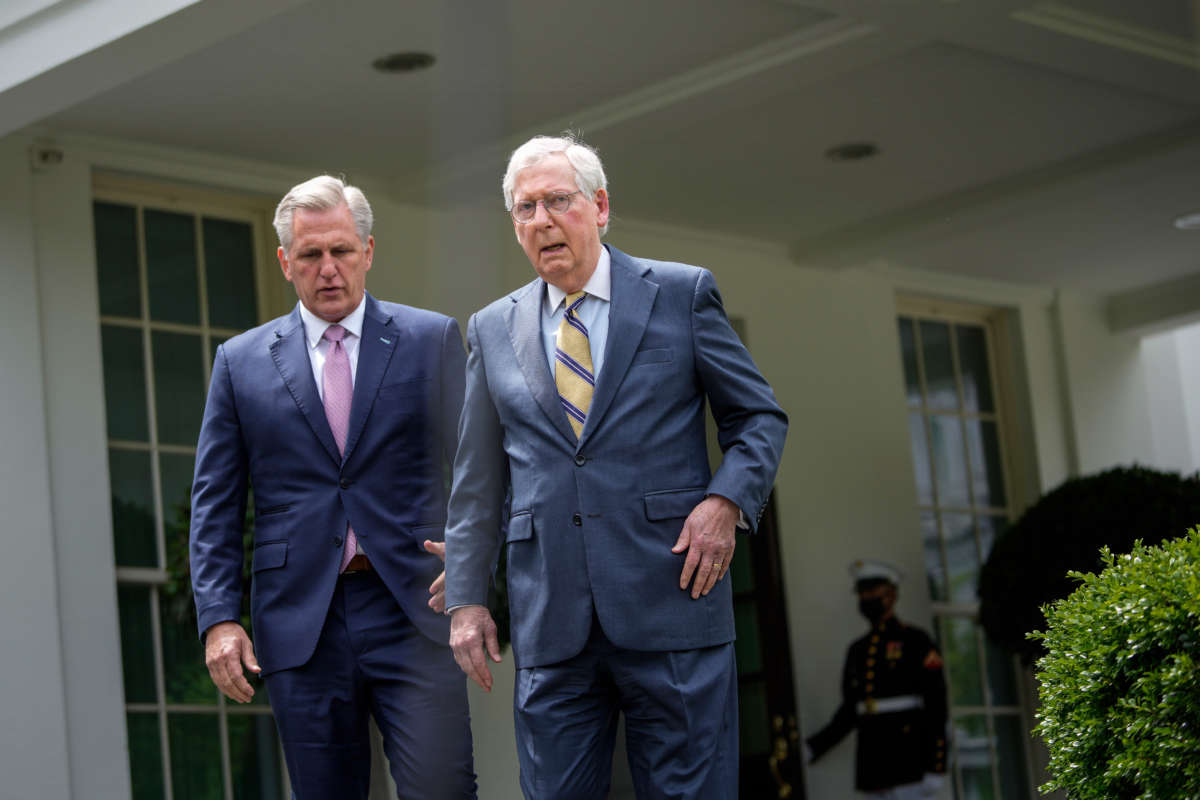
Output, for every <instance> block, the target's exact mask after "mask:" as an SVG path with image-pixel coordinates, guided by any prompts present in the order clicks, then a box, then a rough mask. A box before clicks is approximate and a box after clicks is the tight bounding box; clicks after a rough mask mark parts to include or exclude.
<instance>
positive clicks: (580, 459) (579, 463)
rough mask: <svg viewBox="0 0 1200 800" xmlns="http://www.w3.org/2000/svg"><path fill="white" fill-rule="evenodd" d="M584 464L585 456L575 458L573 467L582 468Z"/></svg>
mask: <svg viewBox="0 0 1200 800" xmlns="http://www.w3.org/2000/svg"><path fill="white" fill-rule="evenodd" d="M586 463H587V457H586V456H582V455H578V456H575V466H577V467H582V466H583V465H584V464H586Z"/></svg>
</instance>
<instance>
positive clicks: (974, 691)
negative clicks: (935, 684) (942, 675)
mask: <svg viewBox="0 0 1200 800" xmlns="http://www.w3.org/2000/svg"><path fill="white" fill-rule="evenodd" d="M941 623H942V624H941V632H942V637H941V645H942V653H943V654H944V655H945V657H946V679H947V681H948V682H949V684H950V702H951V703H952V704H954V705H968V706H981V705H983V686H981V685H980V677H979V648H978V646H977V644H976V639H975V623H974V622H972V621H971V620H970V619H966V618H964V617H942V619H941Z"/></svg>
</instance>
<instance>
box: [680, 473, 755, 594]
mask: <svg viewBox="0 0 1200 800" xmlns="http://www.w3.org/2000/svg"><path fill="white" fill-rule="evenodd" d="M738 516H739V510H738V507H737V504H735V503H734V502H733V501H732V500H730V499H728V498H725V497H721V496H720V495H716V494H710V495H709V496H708V497H706V498H704V499H703V500H701V501H700V504H699V505H697V506H696V507H695V508H693V509H692V513H691V514H688V518H687V520H685V521H684V523H683V530H682V531H680V532H679V539H678V540H677V541H676V542H675V546H674V547H672V548H671V552H672V553H682V552H683V551H684V550H686V551H687V558H686V559H685V560H684V562H683V572H682V573H680V575H679V588H680V589H687V587H688V584H691V586H692V599H693V600H696V599H699V597H700V596H701V595H706V594H708V593H709V592H711V591H712V588H713V587H714V586H716V584H717V581H719V580H721V578H724V577H725V573H726V572H728V571H729V561H730V559H732V558H733V548H734V546H735V545H736V544H737V541H736V538H735V533H736V530H737V521H738Z"/></svg>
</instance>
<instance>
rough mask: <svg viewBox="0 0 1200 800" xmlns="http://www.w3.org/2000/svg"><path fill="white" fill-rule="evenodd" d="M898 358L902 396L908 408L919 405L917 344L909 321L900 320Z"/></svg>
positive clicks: (919, 380)
mask: <svg viewBox="0 0 1200 800" xmlns="http://www.w3.org/2000/svg"><path fill="white" fill-rule="evenodd" d="M900 357H901V359H903V361H904V394H905V396H906V397H907V398H908V404H909V405H910V406H919V405H921V379H920V376H919V375H918V373H917V342H916V336H915V335H914V333H913V322H912V320H911V319H906V318H904V317H901V318H900Z"/></svg>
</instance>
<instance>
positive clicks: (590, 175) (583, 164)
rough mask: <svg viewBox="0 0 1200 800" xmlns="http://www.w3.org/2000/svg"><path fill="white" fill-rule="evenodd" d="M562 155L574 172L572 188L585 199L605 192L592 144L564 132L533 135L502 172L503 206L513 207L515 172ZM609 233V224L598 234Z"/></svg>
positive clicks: (598, 157)
mask: <svg viewBox="0 0 1200 800" xmlns="http://www.w3.org/2000/svg"><path fill="white" fill-rule="evenodd" d="M559 154H561V155H564V156H566V158H567V161H568V162H570V164H571V168H572V169H574V170H575V185H576V186H577V187H579V188H580V189H581V190H582V191H583V193H584V194H586V195H587V196H588V199H591V198H594V197H595V196H596V192H598V191H599V190H601V189H604V190H605V191H608V178H606V177H605V176H604V165H603V164H601V163H600V155H599V154H598V153H597V152H596V149H595V148H594V147H592V146H591V145H588V144H586V143H584V142H583V141H582V140H581V139H580V138H579V137H578V136H576V135H575V134H574V133H572V132H571V131H565V132H564V133H563V134H562V135H561V136H535V137H533V138H532V139H530V140H529V141H528V142H526V143H525V144H523V145H521V146H520V147H518V148H517V149H516V150H513V154H512V155H511V156H510V157H509V159H508V170H507V171H506V172H505V173H504V182H503V183H502V184H501V189H502V190H503V192H504V207H505V208H506V209H508V210H509V211H511V210H512V207H513V186H514V185H515V184H516V182H517V173H518V172H520V171H521V170H523V169H525V168H526V167H532V166H533V165H534V164H537V163H538V162H540V161H542V160H544V159H546V158H548V157H550V156H553V155H559ZM606 233H608V222H607V221H606V222H605V223H604V227H602V228H601V229H600V235H601V236H603V235H604V234H606Z"/></svg>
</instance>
